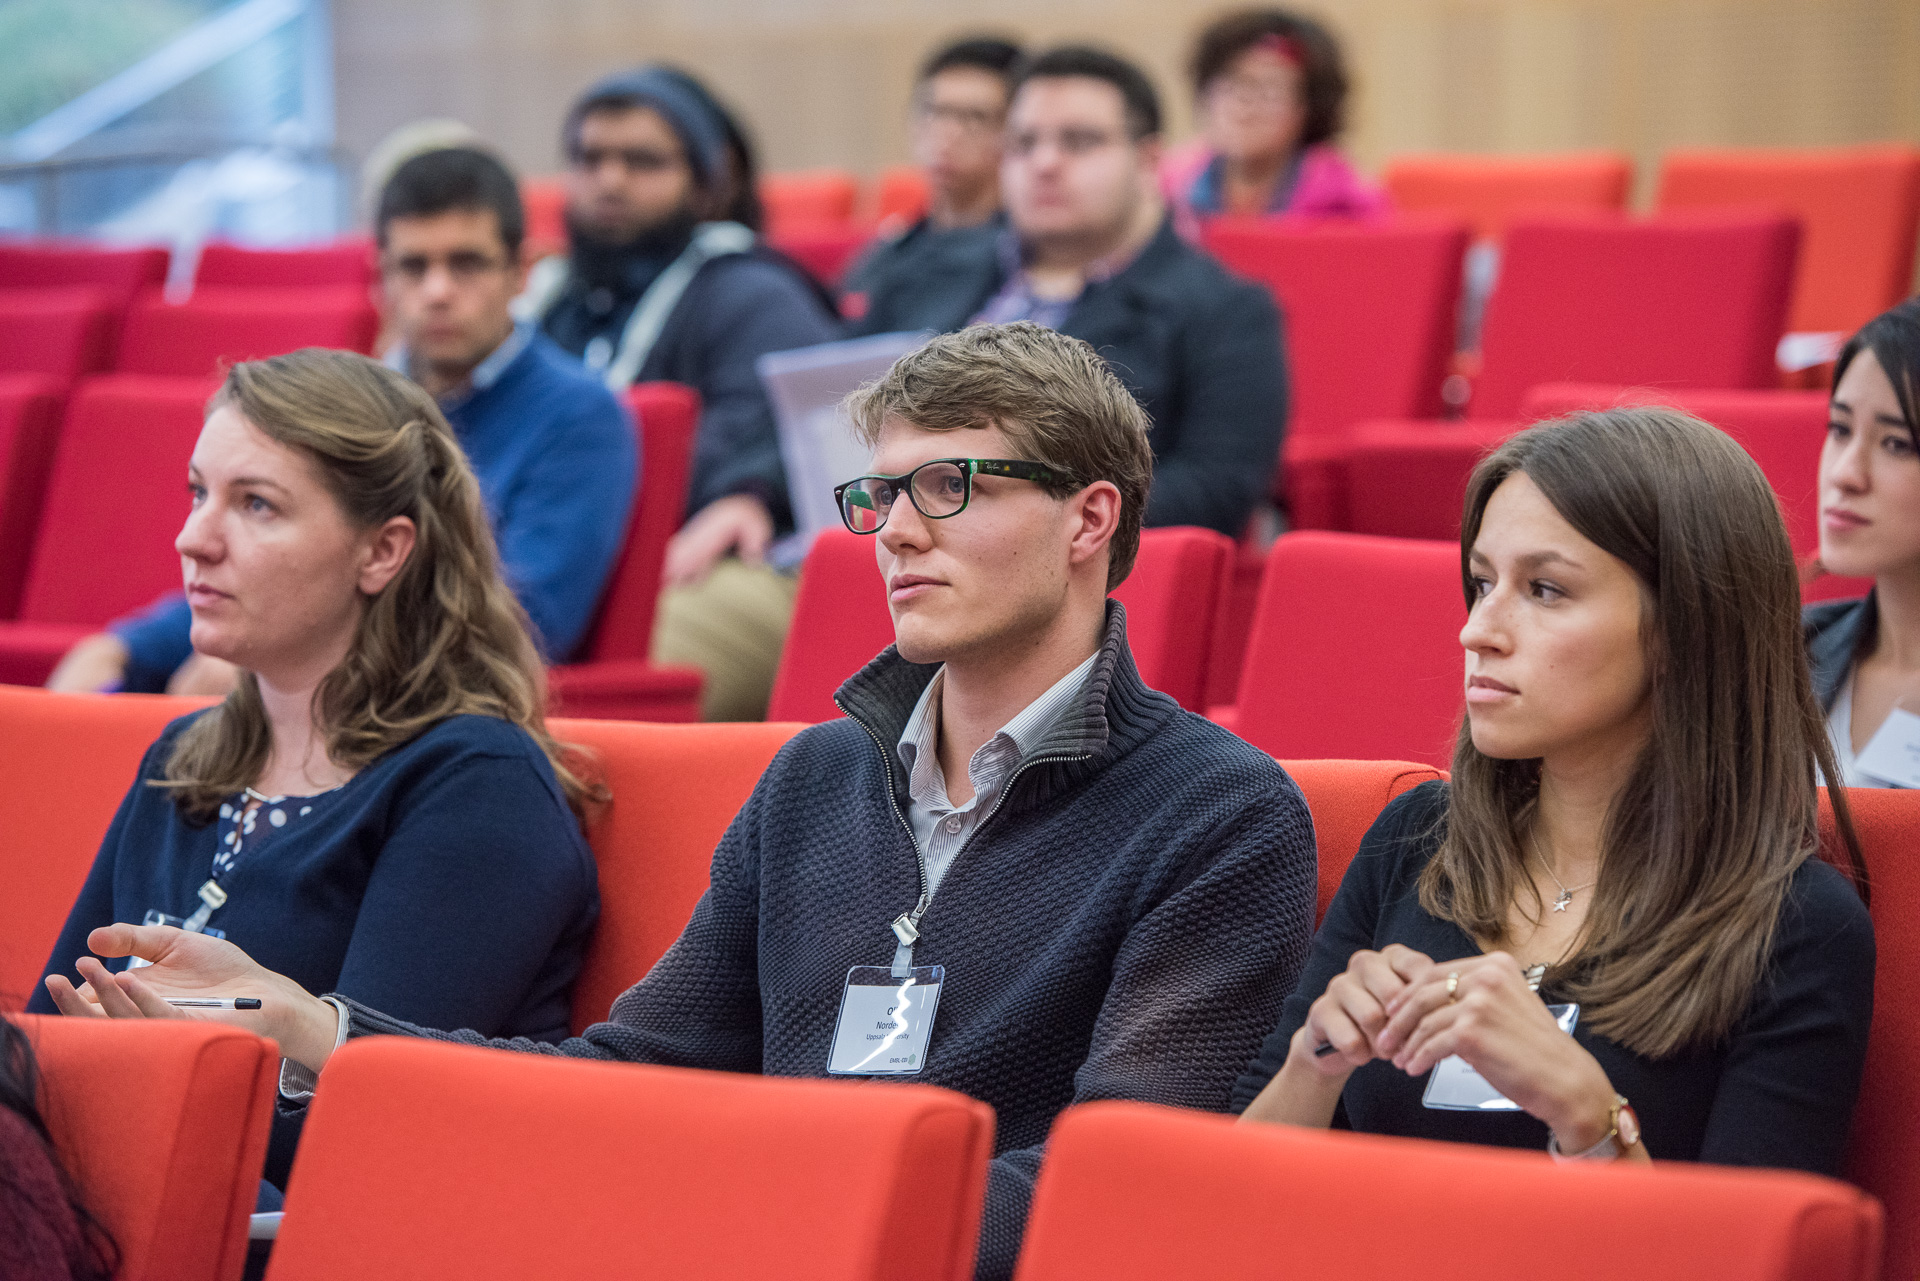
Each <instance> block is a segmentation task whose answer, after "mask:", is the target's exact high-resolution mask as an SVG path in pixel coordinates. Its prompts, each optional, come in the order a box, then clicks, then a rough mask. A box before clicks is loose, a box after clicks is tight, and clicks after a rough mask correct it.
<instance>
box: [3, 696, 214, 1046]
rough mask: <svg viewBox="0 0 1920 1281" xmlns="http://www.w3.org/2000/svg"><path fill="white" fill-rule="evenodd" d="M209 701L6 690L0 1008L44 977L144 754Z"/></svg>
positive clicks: (18, 1000) (16, 1003)
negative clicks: (170, 725) (8, 783)
mask: <svg viewBox="0 0 1920 1281" xmlns="http://www.w3.org/2000/svg"><path fill="white" fill-rule="evenodd" d="M205 705H206V700H204V699H182V698H162V697H160V696H158V695H147V694H115V695H105V694H49V693H47V692H46V691H45V690H42V689H32V688H27V687H24V686H20V685H0V770H3V771H5V773H4V774H3V775H0V777H6V778H10V779H13V780H14V786H12V787H9V788H6V789H4V790H3V791H0V832H5V833H6V840H7V854H6V865H7V872H6V881H5V886H6V899H7V928H6V929H4V930H0V1009H4V1010H17V1009H20V1008H22V1007H23V1006H25V1005H26V1003H27V998H28V997H29V996H30V995H31V994H32V992H33V990H34V985H35V984H36V983H38V982H39V981H40V971H41V970H42V968H44V967H45V966H46V963H47V957H48V956H50V955H51V954H52V952H53V943H54V940H55V939H56V938H57V937H59V934H60V927H61V926H62V925H65V924H66V921H67V913H68V912H70V911H71V910H72V909H73V902H74V900H75V899H76V898H78V897H79V896H80V884H81V882H82V881H84V880H86V878H87V869H88V868H89V867H91V866H93V856H94V854H95V853H96V852H97V851H98V850H99V848H100V841H101V838H102V837H104V836H105V835H106V834H107V826H108V824H110V823H111V822H112V821H113V813H114V811H115V810H116V809H118V808H119V806H120V800H121V798H122V797H123V796H125V795H126V794H127V789H128V788H129V787H131V786H133V781H134V776H135V775H136V774H137V773H138V772H139V769H140V758H141V757H142V756H144V755H145V754H146V751H147V748H148V747H149V746H151V745H152V743H153V741H154V740H155V739H157V738H159V737H160V731H161V730H162V729H163V728H165V726H166V724H167V722H168V721H170V720H172V719H173V718H174V717H176V716H184V715H185V714H186V713H188V712H190V711H192V710H193V709H194V708H196V707H204V706H205ZM76 763H83V764H76Z"/></svg>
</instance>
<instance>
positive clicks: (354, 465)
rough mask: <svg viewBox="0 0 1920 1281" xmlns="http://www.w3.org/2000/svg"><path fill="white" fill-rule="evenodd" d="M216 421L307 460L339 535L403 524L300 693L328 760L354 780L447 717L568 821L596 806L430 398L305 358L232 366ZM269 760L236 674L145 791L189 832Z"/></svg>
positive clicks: (398, 380)
mask: <svg viewBox="0 0 1920 1281" xmlns="http://www.w3.org/2000/svg"><path fill="white" fill-rule="evenodd" d="M222 408H231V409H233V410H234V411H236V412H237V413H238V414H239V415H240V416H241V417H242V418H244V419H246V420H247V422H248V423H249V424H250V425H252V426H253V427H255V428H256V429H258V430H259V431H260V432H262V433H264V434H265V435H266V436H268V437H270V438H271V439H273V440H275V441H277V442H279V443H280V444H282V445H286V446H288V447H290V448H292V449H295V450H298V451H299V452H300V453H302V454H304V455H305V456H307V457H308V458H309V459H311V460H312V461H313V463H314V465H315V467H316V469H317V470H318V472H319V474H320V477H321V479H322V481H323V482H324V483H325V485H326V487H327V489H328V491H329V492H330V493H331V494H332V495H333V497H334V499H335V501H337V502H338V503H339V504H340V509H341V511H342V512H343V513H344V514H345V516H346V518H347V520H348V521H349V522H350V523H351V524H353V525H354V526H355V527H357V528H360V529H372V528H375V527H377V526H379V525H382V524H384V523H385V522H386V521H388V520H391V519H393V518H394V517H396V516H405V517H407V518H409V519H410V520H412V521H413V524H414V529H415V535H414V546H413V551H412V554H411V555H409V556H408V557H407V560H406V563H405V564H404V565H403V566H402V567H401V569H400V572H399V573H398V574H396V575H395V576H394V577H393V579H392V581H391V582H389V583H388V584H387V585H386V587H385V588H383V589H382V590H381V591H380V592H378V593H377V594H375V595H374V596H372V597H371V598H370V599H369V600H368V601H367V605H366V610H365V612H364V613H363V614H362V615H361V618H360V625H359V628H358V630H357V631H356V632H355V634H354V637H353V642H352V645H351V646H350V647H349V648H348V650H347V655H346V657H345V658H344V659H342V660H341V662H340V664H339V666H337V667H335V668H334V669H333V670H332V671H331V672H329V673H327V675H326V677H325V678H324V679H322V680H321V682H320V685H319V688H318V689H316V690H315V691H314V707H313V713H314V725H315V727H316V729H318V730H319V731H320V733H321V734H323V735H324V736H325V740H326V744H327V755H328V756H329V758H331V759H332V760H333V761H334V762H335V763H336V764H338V765H341V766H344V767H346V768H350V769H360V768H362V767H364V766H366V765H367V764H369V763H370V762H372V761H373V760H374V759H376V758H377V757H379V756H381V755H382V754H384V753H386V752H388V751H391V750H392V749H393V748H396V747H398V746H400V745H401V744H403V743H406V742H409V741H411V740H412V739H414V738H415V737H417V736H418V735H420V734H421V733H424V732H425V731H426V730H428V729H430V728H432V727H433V726H434V725H436V724H438V723H439V722H441V721H443V720H446V719H447V718H448V717H452V716H462V715H478V716H497V717H499V718H500V719H502V720H506V721H511V722H513V723H514V724H515V725H518V726H519V727H520V728H522V729H524V730H526V731H527V733H528V734H530V735H532V736H533V739H534V741H535V742H537V743H538V744H539V745H540V748H541V750H542V751H543V752H545V753H546V756H547V759H548V760H549V761H550V762H551V763H552V765H553V771H554V774H555V775H556V776H557V777H558V779H559V782H560V786H561V788H562V790H563V791H564V792H565V793H566V796H567V800H568V802H569V804H571V805H572V806H573V807H574V809H575V812H576V813H583V812H584V809H585V807H586V806H587V804H588V803H590V802H592V801H595V800H597V799H600V792H601V789H598V788H596V787H592V786H590V785H588V784H587V783H585V782H583V781H582V780H581V779H580V778H578V777H576V776H575V774H574V773H573V772H572V771H571V770H569V769H568V768H567V766H566V764H565V762H564V760H563V756H565V755H566V754H567V751H566V749H565V748H563V747H562V746H561V745H560V744H558V743H556V742H555V741H554V740H553V738H552V737H551V736H550V735H549V734H548V733H547V728H546V720H545V717H544V715H543V714H542V708H543V705H544V703H545V700H546V679H545V672H544V669H543V668H542V666H541V662H540V656H539V653H538V651H537V650H536V649H535V648H534V644H533V639H532V637H531V635H530V633H529V629H528V624H527V615H526V612H525V611H524V610H523V609H522V608H521V607H520V603H519V602H518V601H517V600H516V599H515V598H514V596H513V593H512V592H511V591H510V590H508V588H507V586H506V584H505V583H504V582H503V581H502V580H501V577H500V566H499V556H498V553H497V552H496V551H495V548H494V541H493V531H492V528H491V527H490V526H489V524H488V523H487V514H486V508H485V506H484V505H483V503H482V500H481V497H480V486H479V483H478V482H477V481H476V480H475V479H474V476H473V470H472V468H471V467H469V466H468V465H467V459H466V455H465V454H464V453H463V452H462V451H461V449H460V444H459V442H458V441H457V440H456V439H455V438H454V435H453V429H452V428H451V427H449V426H448V425H447V420H446V418H445V417H444V416H443V415H442V414H441V413H440V408H439V406H438V405H436V404H435V403H434V401H433V398H432V397H431V396H429V395H428V394H427V393H426V392H425V391H424V390H422V389H421V388H420V387H419V386H418V385H417V384H415V383H413V382H412V381H410V380H409V379H407V378H406V377H404V376H403V375H401V374H399V373H396V372H395V371H393V370H391V369H388V368H387V367H386V366H384V365H382V364H380V363H379V362H377V361H373V360H369V359H368V358H367V357H365V356H358V355H354V354H353V353H351V352H344V351H325V350H322V349H320V348H317V347H310V348H307V349H305V350H303V351H296V352H293V353H292V354H290V355H286V356H276V357H274V358H272V359H270V360H254V361H247V362H244V363H242V364H238V365H235V366H234V367H233V368H232V369H231V370H230V371H229V372H228V374H227V378H226V381H225V382H224V383H223V384H222V385H221V387H220V390H219V391H218V392H216V393H215V394H214V397H213V399H212V400H211V401H210V402H209V403H208V405H207V412H208V414H212V413H213V412H214V411H216V410H219V409H222ZM270 746H271V743H270V734H269V731H268V727H267V719H266V712H265V709H264V707H263V706H262V704H261V701H260V685H259V681H258V680H257V679H256V678H255V677H254V675H253V673H251V672H247V671H242V673H241V675H240V681H239V684H238V685H237V686H236V687H235V689H234V691H233V693H231V694H230V695H228V696H227V699H226V701H225V702H224V703H222V704H221V705H220V706H219V707H217V708H215V709H214V710H213V711H211V712H209V713H208V714H206V715H205V716H202V717H201V718H200V719H199V720H197V721H195V722H194V723H193V724H192V725H190V726H189V727H188V728H187V729H186V731H185V732H183V733H182V734H181V735H180V738H179V740H178V742H176V743H175V745H174V749H173V754H172V756H171V757H169V758H168V761H167V767H166V773H165V775H164V777H163V779H161V780H160V781H159V783H158V785H159V786H161V787H165V788H167V789H169V790H171V791H172V792H173V793H174V797H175V800H176V802H177V803H178V804H179V805H180V807H181V809H182V810H183V811H185V813H186V814H187V815H188V816H189V817H191V818H194V819H196V820H199V821H204V820H205V819H207V818H208V817H210V816H211V815H212V814H213V813H214V812H215V811H216V810H218V808H219V806H220V803H221V801H222V800H224V799H225V798H227V797H229V796H231V795H233V793H235V792H237V791H240V790H241V789H242V788H244V787H247V786H249V785H250V784H252V783H253V781H254V780H255V779H256V778H258V777H259V775H260V772H261V770H263V769H264V768H265V767H266V764H267V755H268V751H269V748H270Z"/></svg>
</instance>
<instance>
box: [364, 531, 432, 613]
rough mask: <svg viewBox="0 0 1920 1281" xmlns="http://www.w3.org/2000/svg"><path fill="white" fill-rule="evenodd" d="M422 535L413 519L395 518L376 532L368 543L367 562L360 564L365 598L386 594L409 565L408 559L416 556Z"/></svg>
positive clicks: (365, 560)
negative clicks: (415, 544) (416, 546)
mask: <svg viewBox="0 0 1920 1281" xmlns="http://www.w3.org/2000/svg"><path fill="white" fill-rule="evenodd" d="M418 534H419V531H417V530H416V529H414V527H413V518H412V517H409V516H394V517H392V518H390V519H389V520H388V521H387V522H386V524H384V525H382V526H380V528H379V529H377V530H375V531H374V532H373V536H372V538H370V539H369V540H368V541H367V543H366V552H365V559H364V560H362V561H361V563H360V591H361V594H362V595H366V596H378V595H379V594H380V593H381V592H383V591H385V590H386V586H387V584H388V583H390V582H392V581H393V579H394V576H395V575H396V574H398V573H399V572H400V570H401V568H402V567H403V566H405V565H406V563H407V557H409V556H411V555H413V544H414V542H415V540H416V539H417V537H418Z"/></svg>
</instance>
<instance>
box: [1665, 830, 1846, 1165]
mask: <svg viewBox="0 0 1920 1281" xmlns="http://www.w3.org/2000/svg"><path fill="white" fill-rule="evenodd" d="M1776 929H1777V931H1778V932H1777V934H1776V935H1775V940H1774V947H1773V954H1772V957H1771V958H1770V961H1769V964H1768V968H1767V975H1766V977H1765V979H1763V980H1762V983H1761V987H1760V990H1759V993H1758V999H1757V1000H1756V1001H1755V1003H1754V1006H1753V1009H1752V1011H1751V1013H1749V1014H1748V1016H1747V1018H1746V1019H1744V1020H1743V1021H1742V1022H1741V1024H1740V1026H1739V1027H1738V1028H1737V1029H1736V1030H1735V1032H1734V1037H1733V1044H1732V1046H1731V1047H1730V1049H1729V1051H1728V1054H1727V1061H1726V1067H1725V1069H1724V1070H1723V1071H1722V1073H1721V1077H1720V1088H1719V1090H1718V1091H1717V1092H1716V1093H1715V1095H1714V1099H1713V1110H1712V1112H1711V1113H1710V1114H1709V1115H1708V1118H1707V1132H1706V1136H1705V1138H1704V1140H1703V1141H1702V1143H1701V1146H1700V1159H1701V1160H1702V1161H1710V1162H1713V1163H1715V1164H1718V1165H1756V1166H1775V1167H1781V1168H1786V1169H1797V1170H1807V1171H1810V1172H1812V1173H1814V1174H1825V1175H1830V1176H1833V1177H1835V1178H1838V1177H1839V1176H1840V1172H1841V1169H1842V1167H1843V1165H1844V1164H1845V1159H1846V1148H1847V1135H1848V1130H1849V1127H1850V1126H1851V1124H1852V1120H1853V1105H1854V1102H1855V1100H1856V1099H1857V1098H1858V1097H1859V1093H1860V1074H1861V1072H1862V1070H1863V1069H1864V1067H1865V1065H1866V1057H1867V1032H1868V1028H1869V1026H1870V1024H1871V1021H1872V1018H1873V974H1874V943H1873V922H1872V920H1871V919H1870V918H1869V917H1868V915H1867V909H1866V907H1865V906H1864V905H1863V904H1862V903H1861V902H1860V899H1859V897H1858V896H1857V895H1856V894H1855V893H1854V891H1853V887H1852V886H1851V885H1849V884H1848V883H1847V881H1846V879H1845V878H1844V877H1843V876H1841V874H1840V873H1839V872H1837V871H1835V870H1834V869H1833V868H1831V867H1828V866H1827V865H1826V864H1824V863H1821V862H1819V861H1817V860H1814V861H1811V862H1809V863H1808V864H1807V865H1806V866H1804V867H1802V868H1801V870H1800V872H1799V873H1798V874H1797V875H1796V877H1795V880H1794V885H1793V889H1792V891H1791V893H1790V894H1789V896H1788V899H1787V902H1786V904H1785V905H1784V906H1783V907H1782V909H1781V914H1780V923H1779V925H1778V926H1777V927H1776Z"/></svg>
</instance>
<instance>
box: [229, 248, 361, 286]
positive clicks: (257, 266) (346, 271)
mask: <svg viewBox="0 0 1920 1281" xmlns="http://www.w3.org/2000/svg"><path fill="white" fill-rule="evenodd" d="M193 283H194V286H195V288H209V287H212V288H224V287H227V286H235V287H241V288H248V289H263V288H265V289H313V288H326V287H329V286H347V287H350V288H354V289H359V290H363V291H364V290H365V289H366V288H367V286H369V285H370V284H372V283H373V242H372V241H371V240H368V239H367V238H366V237H364V236H349V237H346V238H344V239H342V240H339V241H336V242H334V243H333V244H330V245H316V246H313V247H310V248H306V249H245V248H242V247H241V246H239V245H227V244H211V245H208V246H206V247H205V248H204V249H202V250H201V251H200V265H199V268H198V269H197V270H196V271H195V272H194V277H193Z"/></svg>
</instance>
